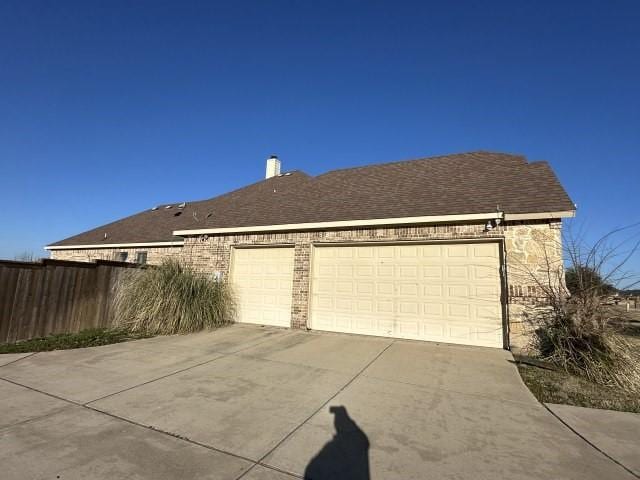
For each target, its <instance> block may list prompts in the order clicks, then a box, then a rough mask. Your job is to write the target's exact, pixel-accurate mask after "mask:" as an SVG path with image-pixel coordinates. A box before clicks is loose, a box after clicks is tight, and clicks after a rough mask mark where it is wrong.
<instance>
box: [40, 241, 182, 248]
mask: <svg viewBox="0 0 640 480" xmlns="http://www.w3.org/2000/svg"><path fill="white" fill-rule="evenodd" d="M183 245H184V241H183V240H180V241H176V242H138V243H100V244H96V245H47V246H46V247H44V249H45V250H87V249H97V248H136V247H181V246H183Z"/></svg>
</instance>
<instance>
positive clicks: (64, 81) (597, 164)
mask: <svg viewBox="0 0 640 480" xmlns="http://www.w3.org/2000/svg"><path fill="white" fill-rule="evenodd" d="M638 25H640V3H638V2H635V1H628V2H617V1H602V2H589V1H581V2H517V1H507V2H438V3H433V2H409V1H405V2H397V1H387V2H378V1H343V2H328V1H322V2H304V1H288V2H283V1H269V2H264V1H255V2H251V1H242V2H224V3H216V2H177V1H175V2H164V1H153V2H145V1H135V2H117V1H108V2H106V1H105V2H94V1H82V2H32V1H26V0H19V1H7V0H5V1H3V2H1V3H0V179H1V180H2V181H1V183H0V185H1V187H0V205H1V207H0V211H1V212H2V222H1V225H2V227H1V228H0V258H1V257H4V258H13V257H14V256H15V255H16V254H19V253H20V252H23V251H32V252H34V253H36V254H41V253H44V252H43V251H42V247H43V246H44V245H45V244H47V243H49V242H53V241H56V240H60V239H62V238H64V237H67V236H70V235H72V234H75V233H79V232H80V231H84V230H86V229H88V228H91V227H94V226H98V225H101V224H103V223H106V222H109V221H112V220H114V219H117V218H120V217H122V216H125V215H129V214H131V213H134V212H137V211H140V210H142V209H146V208H150V207H152V206H153V205H155V204H158V203H162V202H175V201H183V200H196V199H202V198H208V197H212V196H215V195H217V194H220V193H223V192H225V191H228V190H230V189H232V188H236V187H239V186H242V185H245V184H247V183H250V182H254V181H256V180H259V179H260V178H261V177H262V176H263V174H264V161H265V159H266V157H267V156H268V155H269V154H272V153H276V154H278V155H279V157H280V158H281V160H282V161H283V167H284V169H302V170H305V171H307V172H308V173H311V174H317V173H321V172H323V171H326V170H329V169H334V168H341V167H349V166H354V165H362V164H368V163H374V162H383V161H392V160H400V159H406V158H415V157H423V156H430V155H437V154H444V153H453V152H463V151H470V150H479V149H484V150H496V151H505V152H514V153H521V154H524V155H526V156H527V157H528V158H529V159H530V160H541V159H544V160H548V161H549V162H550V163H551V164H552V166H553V168H554V169H555V171H556V172H557V174H558V176H559V177H560V179H561V181H562V182H563V184H564V185H565V187H566V188H567V190H568V192H569V194H570V195H571V197H572V198H573V200H574V201H575V202H576V203H577V204H578V220H577V221H578V222H579V223H580V225H581V227H582V228H583V230H584V231H585V232H587V237H588V238H591V239H593V238H596V237H597V236H599V235H601V234H603V233H605V232H606V231H608V230H610V229H612V228H614V227H617V226H622V225H627V224H630V223H633V222H636V221H639V220H640V213H639V212H640V209H639V208H638V207H639V206H640V202H639V201H638V191H639V189H640V188H639V187H640V168H639V163H638V160H639V155H638V152H640V35H638ZM490 187H491V186H490ZM493 188H500V186H499V185H495V186H493ZM632 266H633V267H634V268H636V269H637V270H640V259H638V257H637V256H636V258H635V259H634V260H633V263H632Z"/></svg>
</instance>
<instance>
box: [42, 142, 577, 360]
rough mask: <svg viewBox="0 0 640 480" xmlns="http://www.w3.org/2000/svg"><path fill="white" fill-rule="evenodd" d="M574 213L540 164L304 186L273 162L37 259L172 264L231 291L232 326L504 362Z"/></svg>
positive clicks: (327, 178) (398, 172)
mask: <svg viewBox="0 0 640 480" xmlns="http://www.w3.org/2000/svg"><path fill="white" fill-rule="evenodd" d="M574 214H575V206H574V204H573V202H572V201H571V200H570V198H569V196H568V195H567V193H566V192H565V190H564V189H563V187H562V186H561V185H560V183H559V182H558V179H557V178H556V176H555V175H554V173H553V171H552V170H551V168H550V167H549V165H548V164H547V163H546V162H528V161H527V159H526V158H525V157H523V156H518V155H510V154H504V153H493V152H482V151H481V152H471V153H462V154H454V155H446V156H440V157H432V158H424V159H417V160H409V161H400V162H392V163H384V164H375V165H369V166H364V167H356V168H347V169H341V170H333V171H330V172H327V173H325V174H322V175H319V176H316V177H312V176H309V175H307V174H306V173H304V172H301V171H289V172H286V173H280V161H279V160H278V159H277V158H276V157H271V158H269V159H268V160H267V174H266V178H265V179H264V180H262V181H260V182H258V183H254V184H252V185H249V186H246V187H244V188H241V189H239V190H235V191H232V192H229V193H226V194H224V195H220V196H218V197H215V198H212V199H209V200H203V201H196V202H187V203H176V204H169V205H159V206H157V207H154V208H150V209H149V210H146V211H144V212H140V213H138V214H135V215H133V216H130V217H127V218H123V219H122V220H118V221H116V222H113V223H110V224H108V225H104V226H101V227H98V228H95V229H93V230H90V231H88V232H84V233H81V234H79V235H75V236H73V237H70V238H67V239H65V240H62V241H59V242H56V243H53V244H51V245H49V246H47V247H46V248H47V249H48V250H49V251H50V252H51V256H52V257H53V258H58V259H69V260H83V261H91V260H94V259H98V258H111V259H113V258H116V259H120V260H126V261H137V262H139V263H144V262H149V263H151V264H154V263H158V262H160V261H161V260H162V259H163V258H165V257H178V258H181V259H183V260H184V261H186V262H189V263H190V264H192V265H194V266H195V267H196V268H198V269H199V270H201V271H203V272H206V273H208V274H211V275H215V276H216V278H224V279H228V280H229V281H230V282H231V283H232V285H233V286H234V288H235V291H236V294H237V299H238V319H237V320H238V321H240V322H247V323H258V324H266V325H277V326H283V327H292V328H308V329H315V330H327V331H333V332H348V333H354V334H367V335H381V336H392V337H399V338H408V339H416V340H429V341H439V342H449V343H459V344H470V345H481V346H489V347H500V348H509V347H511V346H523V344H524V342H526V339H527V337H526V335H525V333H526V328H525V325H524V323H523V315H522V313H523V310H524V308H525V306H526V305H527V304H530V303H532V302H535V301H536V291H537V289H536V281H534V280H533V279H534V278H539V277H536V275H540V274H544V273H545V270H548V269H549V268H551V267H553V268H562V245H561V235H560V233H561V222H562V219H563V218H565V217H572V216H574ZM550 266H551V267H550ZM532 275H533V276H532Z"/></svg>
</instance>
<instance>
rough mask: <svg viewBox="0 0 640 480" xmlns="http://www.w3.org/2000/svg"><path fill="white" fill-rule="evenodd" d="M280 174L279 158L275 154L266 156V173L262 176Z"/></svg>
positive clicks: (268, 176)
mask: <svg viewBox="0 0 640 480" xmlns="http://www.w3.org/2000/svg"><path fill="white" fill-rule="evenodd" d="M277 175H280V160H278V157H276V156H275V155H271V156H270V157H269V158H267V174H266V176H265V177H264V178H271V177H275V176H277Z"/></svg>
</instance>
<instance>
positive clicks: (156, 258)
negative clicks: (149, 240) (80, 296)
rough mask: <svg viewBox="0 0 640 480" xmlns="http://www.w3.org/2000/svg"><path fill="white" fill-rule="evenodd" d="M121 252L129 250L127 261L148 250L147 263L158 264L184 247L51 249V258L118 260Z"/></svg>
mask: <svg viewBox="0 0 640 480" xmlns="http://www.w3.org/2000/svg"><path fill="white" fill-rule="evenodd" d="M119 252H127V254H128V257H127V262H131V263H133V262H135V261H136V254H137V253H138V252H147V263H148V264H149V265H158V264H159V263H160V262H161V261H162V259H163V258H167V257H181V256H182V252H183V250H182V247H181V246H176V247H136V248H94V249H74V250H51V251H50V255H51V258H53V259H56V260H75V261H78V262H92V261H94V260H117V259H118V258H117V255H118V253H119Z"/></svg>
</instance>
